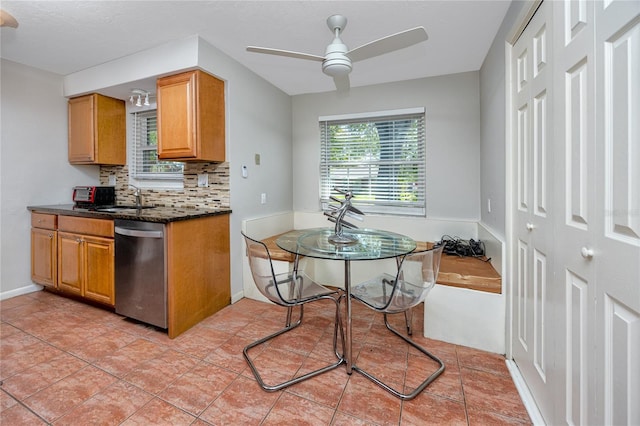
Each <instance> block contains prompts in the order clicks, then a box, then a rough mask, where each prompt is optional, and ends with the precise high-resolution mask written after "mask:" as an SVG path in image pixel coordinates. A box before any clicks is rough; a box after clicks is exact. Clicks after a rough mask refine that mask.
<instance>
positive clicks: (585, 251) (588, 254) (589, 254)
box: [580, 247, 593, 259]
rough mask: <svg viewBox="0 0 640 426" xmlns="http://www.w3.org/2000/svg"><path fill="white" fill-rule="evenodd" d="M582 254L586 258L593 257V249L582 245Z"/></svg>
mask: <svg viewBox="0 0 640 426" xmlns="http://www.w3.org/2000/svg"><path fill="white" fill-rule="evenodd" d="M580 254H581V255H582V257H584V258H585V259H591V258H592V257H593V249H590V248H587V247H582V249H581V250H580Z"/></svg>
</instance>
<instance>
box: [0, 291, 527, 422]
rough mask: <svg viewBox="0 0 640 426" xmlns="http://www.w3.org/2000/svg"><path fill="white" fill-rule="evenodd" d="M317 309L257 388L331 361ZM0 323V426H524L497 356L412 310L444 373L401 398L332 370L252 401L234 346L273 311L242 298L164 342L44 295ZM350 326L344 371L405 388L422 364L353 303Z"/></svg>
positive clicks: (4, 314)
mask: <svg viewBox="0 0 640 426" xmlns="http://www.w3.org/2000/svg"><path fill="white" fill-rule="evenodd" d="M326 303H331V302H326V301H323V302H318V303H313V304H311V305H309V306H308V308H307V309H305V317H304V318H305V322H304V324H303V325H302V326H301V327H298V328H297V329H296V330H295V331H292V332H290V333H286V334H285V335H283V336H280V337H278V338H277V339H275V340H274V341H272V342H271V343H270V344H269V345H268V347H264V348H258V349H256V350H255V351H254V352H253V354H254V356H255V357H256V363H257V364H258V368H259V369H260V371H261V373H262V374H263V377H264V379H265V380H266V381H274V380H279V379H282V377H283V374H284V375H285V376H286V375H287V374H300V372H304V371H305V370H308V369H312V368H314V367H315V366H317V365H319V363H322V362H323V360H327V359H329V358H330V357H331V338H332V320H333V318H332V309H331V305H328V304H326ZM313 305H315V306H313ZM0 316H1V319H2V322H1V328H0V381H1V385H0V389H1V390H0V410H1V411H0V424H2V425H22V424H25V425H38V424H54V425H71V424H75V425H89V424H91V425H119V424H123V425H160V424H167V425H209V424H211V425H223V424H232V425H251V424H255V425H258V424H260V425H272V424H289V425H302V424H307V425H424V424H446V425H451V424H453V425H487V424H530V419H529V417H528V415H527V412H526V410H525V408H524V406H523V404H522V401H521V399H520V397H519V395H518V392H517V390H516V388H515V386H514V384H513V381H512V380H511V377H510V376H509V374H508V371H507V368H506V366H505V362H504V357H503V356H500V355H496V354H491V353H487V352H483V351H479V350H475V349H471V348H467V347H463V346H457V345H453V344H448V343H444V342H440V341H434V340H430V339H426V338H424V337H421V336H422V329H423V326H422V320H421V318H422V315H421V313H420V312H418V313H417V314H416V315H415V319H414V327H415V332H414V339H415V340H416V341H418V342H419V343H421V344H422V345H424V346H425V347H427V348H429V349H430V350H431V351H432V352H434V353H435V354H436V355H437V356H439V357H441V358H442V359H443V360H444V362H445V365H446V371H445V372H444V374H442V375H441V376H440V377H439V378H438V379H437V380H436V381H435V382H433V383H432V384H431V385H430V386H429V387H428V388H427V389H426V390H425V391H424V392H422V393H421V394H420V395H419V396H418V397H417V398H415V399H414V400H411V401H404V402H403V401H400V400H399V399H397V398H395V397H393V396H392V395H390V394H389V393H387V392H385V391H383V390H382V389H380V388H379V387H377V386H376V385H374V384H373V383H372V382H370V381H368V380H367V379H365V378H364V377H363V376H361V375H359V374H357V373H354V374H352V375H351V376H349V375H347V374H346V372H345V369H344V367H342V366H341V367H339V368H338V369H335V370H333V371H331V372H329V373H326V374H323V375H321V376H318V377H315V378H313V379H310V380H307V381H305V382H303V383H300V384H297V385H294V386H292V387H289V388H287V389H286V390H284V391H279V392H274V393H268V392H264V391H262V390H261V389H260V388H259V387H258V385H257V383H256V381H255V379H254V378H253V375H252V374H251V371H250V370H249V369H248V367H247V365H246V362H245V361H244V359H243V358H242V348H243V347H244V346H245V345H246V344H248V343H249V342H251V341H252V340H255V339H257V338H259V337H263V336H264V335H266V334H269V333H270V332H272V331H275V330H276V329H278V328H280V327H281V326H282V324H283V321H284V310H283V308H280V307H276V306H273V305H269V304H266V303H261V302H257V301H253V300H249V299H243V300H241V301H239V302H238V303H236V304H234V305H231V306H228V307H226V308H225V309H223V310H222V311H220V312H218V313H217V314H215V315H213V316H211V317H209V318H208V319H206V320H205V321H203V322H202V323H200V324H198V325H197V326H196V327H194V328H192V329H191V330H189V331H187V332H186V333H184V334H182V335H181V336H179V337H178V338H176V339H173V340H170V339H168V338H167V336H166V334H165V333H163V332H161V331H158V330H156V329H154V328H152V327H148V326H144V325H141V324H137V323H134V322H132V321H130V320H127V319H125V318H123V317H121V316H119V315H116V314H114V313H112V312H109V311H106V310H103V309H99V308H96V307H92V306H89V305H86V304H83V303H79V302H76V301H73V300H70V299H67V298H63V297H60V296H58V295H54V294H51V293H48V292H44V291H43V292H37V293H31V294H29V295H24V296H18V297H15V298H12V299H8V300H4V301H2V302H1V303H0ZM399 320H400V318H397V319H394V321H399ZM353 330H354V333H353V334H354V353H355V356H357V364H358V365H359V366H360V367H364V368H366V369H369V370H370V371H372V372H375V373H377V374H379V375H380V376H381V377H383V378H384V379H385V380H388V381H389V382H391V383H394V384H397V385H398V386H407V387H408V388H410V387H411V386H415V384H416V383H417V382H419V381H420V374H425V371H428V370H429V369H430V368H433V365H434V364H433V363H432V362H431V361H426V360H424V358H422V357H418V356H417V352H416V351H415V350H414V349H408V346H407V345H406V344H404V343H401V342H400V341H399V339H398V338H397V337H394V336H392V335H391V334H390V333H389V332H388V331H387V330H386V329H385V328H384V325H383V322H382V317H381V316H380V315H379V314H375V313H373V312H372V311H370V310H369V309H367V308H365V307H364V306H362V305H360V304H358V303H355V302H354V321H353ZM315 368H317V367H315Z"/></svg>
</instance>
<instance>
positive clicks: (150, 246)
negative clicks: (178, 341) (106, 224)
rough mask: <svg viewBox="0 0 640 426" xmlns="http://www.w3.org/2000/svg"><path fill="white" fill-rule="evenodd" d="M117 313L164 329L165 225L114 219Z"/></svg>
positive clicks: (165, 300)
mask: <svg viewBox="0 0 640 426" xmlns="http://www.w3.org/2000/svg"><path fill="white" fill-rule="evenodd" d="M114 225H115V251H116V262H115V293H116V294H115V298H116V313H118V314H120V315H124V316H126V317H129V318H133V319H136V320H139V321H142V322H145V323H147V324H152V325H155V326H157V327H161V328H167V274H166V268H165V245H164V225H163V224H161V223H154V222H142V221H136V220H124V219H116V220H115V223H114Z"/></svg>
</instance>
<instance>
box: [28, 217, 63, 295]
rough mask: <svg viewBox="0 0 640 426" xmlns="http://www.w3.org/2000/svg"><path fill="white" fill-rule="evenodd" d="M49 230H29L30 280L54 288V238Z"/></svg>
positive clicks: (54, 234)
mask: <svg viewBox="0 0 640 426" xmlns="http://www.w3.org/2000/svg"><path fill="white" fill-rule="evenodd" d="M56 234H57V232H56V231H53V230H51V229H40V228H32V229H31V280H32V281H33V282H35V283H38V284H41V285H44V286H49V287H56V284H57V277H56V270H57V265H56V238H57V235H56Z"/></svg>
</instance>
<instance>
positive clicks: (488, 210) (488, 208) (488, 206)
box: [487, 198, 491, 213]
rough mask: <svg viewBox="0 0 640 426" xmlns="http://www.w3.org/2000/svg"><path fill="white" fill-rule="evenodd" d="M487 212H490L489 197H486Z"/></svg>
mask: <svg viewBox="0 0 640 426" xmlns="http://www.w3.org/2000/svg"><path fill="white" fill-rule="evenodd" d="M487 213H491V198H487Z"/></svg>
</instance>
